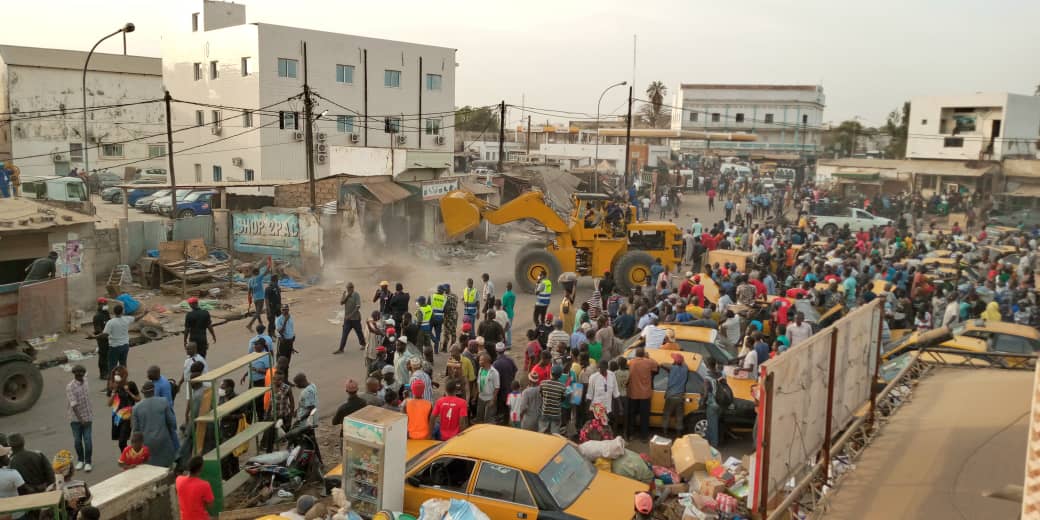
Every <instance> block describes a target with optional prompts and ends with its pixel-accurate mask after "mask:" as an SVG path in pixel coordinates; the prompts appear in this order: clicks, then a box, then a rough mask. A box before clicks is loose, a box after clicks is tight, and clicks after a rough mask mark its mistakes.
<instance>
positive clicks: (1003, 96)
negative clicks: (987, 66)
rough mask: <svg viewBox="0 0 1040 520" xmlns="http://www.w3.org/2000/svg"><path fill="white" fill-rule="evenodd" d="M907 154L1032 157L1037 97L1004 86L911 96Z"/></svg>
mask: <svg viewBox="0 0 1040 520" xmlns="http://www.w3.org/2000/svg"><path fill="white" fill-rule="evenodd" d="M908 128H909V131H908V132H909V137H908V140H907V146H906V157H907V158H908V159H957V160H971V161H977V160H993V161H999V160H1002V159H1004V158H1006V157H1013V158H1036V157H1037V143H1038V142H1040V97H1037V96H1024V95H1021V94H1009V93H1007V92H992V93H982V92H980V93H976V94H966V95H960V96H925V97H917V98H913V99H911V100H910V125H909V127H908Z"/></svg>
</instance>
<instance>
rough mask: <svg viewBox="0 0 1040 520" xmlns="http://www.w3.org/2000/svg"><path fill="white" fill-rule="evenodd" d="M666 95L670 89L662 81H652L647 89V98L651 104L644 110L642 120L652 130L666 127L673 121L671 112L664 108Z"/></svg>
mask: <svg viewBox="0 0 1040 520" xmlns="http://www.w3.org/2000/svg"><path fill="white" fill-rule="evenodd" d="M666 95H668V87H666V86H664V82H662V81H651V82H650V84H649V85H647V87H646V97H647V98H648V99H649V100H650V103H649V104H647V105H646V106H644V107H643V108H642V110H641V112H642V117H641V119H642V120H643V122H644V123H645V124H646V125H647V126H649V127H650V128H660V127H666V126H667V125H668V123H669V121H670V120H671V115H670V112H669V111H668V110H667V109H666V108H665V107H664V97H665V96H666Z"/></svg>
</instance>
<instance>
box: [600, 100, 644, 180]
mask: <svg viewBox="0 0 1040 520" xmlns="http://www.w3.org/2000/svg"><path fill="white" fill-rule="evenodd" d="M633 87H634V85H629V86H628V121H626V122H625V177H624V180H625V186H624V188H625V189H628V186H629V180H628V179H629V170H631V169H632V168H631V165H630V164H629V162H628V157H629V154H630V153H631V151H632V150H631V147H632V88H633ZM597 123H598V121H597ZM632 175H635V174H634V173H633V174H632Z"/></svg>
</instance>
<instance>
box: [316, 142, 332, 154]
mask: <svg viewBox="0 0 1040 520" xmlns="http://www.w3.org/2000/svg"><path fill="white" fill-rule="evenodd" d="M314 149H315V150H317V151H318V153H328V152H329V145H327V144H325V143H318V145H317V146H315V147H314Z"/></svg>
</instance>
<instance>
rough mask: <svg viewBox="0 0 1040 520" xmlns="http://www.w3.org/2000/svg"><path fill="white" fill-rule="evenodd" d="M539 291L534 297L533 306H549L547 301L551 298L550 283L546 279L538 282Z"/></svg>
mask: <svg viewBox="0 0 1040 520" xmlns="http://www.w3.org/2000/svg"><path fill="white" fill-rule="evenodd" d="M539 289H541V291H539V292H538V294H536V295H535V305H545V306H548V305H549V300H550V299H551V297H552V282H550V281H549V279H548V278H545V279H543V280H542V281H541V282H539Z"/></svg>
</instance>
